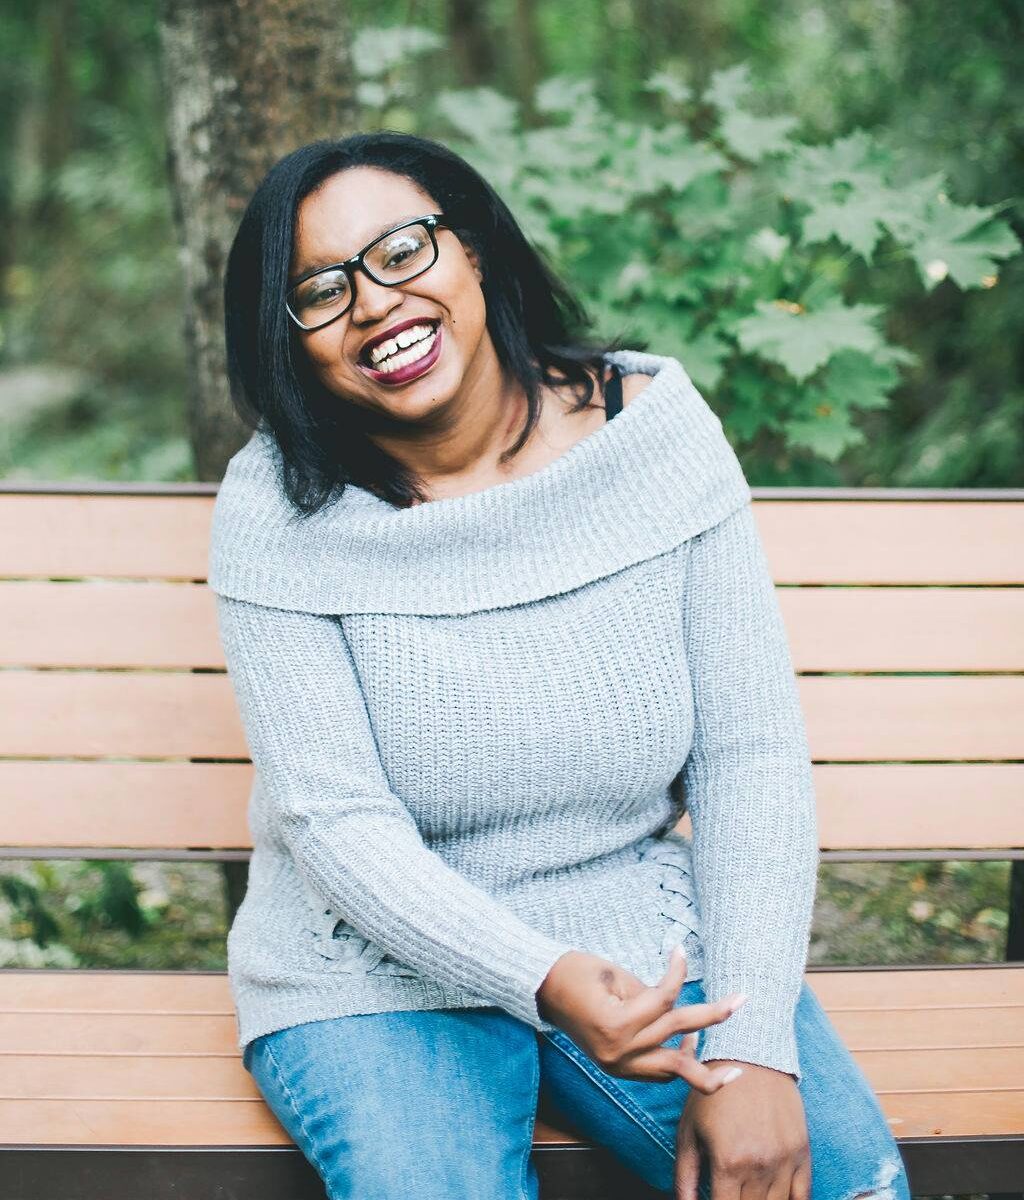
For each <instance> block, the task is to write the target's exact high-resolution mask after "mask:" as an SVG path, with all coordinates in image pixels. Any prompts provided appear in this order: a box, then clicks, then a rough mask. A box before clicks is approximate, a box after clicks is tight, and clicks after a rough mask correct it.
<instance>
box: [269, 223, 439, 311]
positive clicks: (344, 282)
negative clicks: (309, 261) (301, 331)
mask: <svg viewBox="0 0 1024 1200" xmlns="http://www.w3.org/2000/svg"><path fill="white" fill-rule="evenodd" d="M434 257H435V251H434V243H433V240H432V239H431V237H430V231H429V230H428V229H427V227H426V226H425V225H407V226H406V227H405V228H404V229H396V230H395V231H394V232H393V233H386V234H384V236H383V237H382V238H379V239H378V240H377V241H376V242H374V243H373V245H372V246H371V247H370V248H369V249H368V250H367V251H366V253H365V255H364V256H363V266H364V267H365V268H366V269H367V271H368V272H369V273H370V275H371V276H372V277H373V278H374V279H375V280H376V281H377V282H378V283H382V284H385V285H392V286H393V285H395V284H398V283H404V282H405V281H406V280H407V279H411V278H412V277H413V276H414V275H418V274H420V272H422V271H425V270H426V269H427V267H430V266H433V263H434ZM289 303H290V307H291V309H292V312H293V313H294V314H295V315H296V316H297V317H298V318H299V320H300V321H301V322H302V324H303V325H322V324H325V323H326V322H327V321H331V320H333V319H334V318H335V317H337V316H340V315H341V314H342V313H343V312H344V311H345V309H347V308H348V306H349V305H350V304H351V303H352V285H351V283H350V282H349V278H348V275H346V273H345V272H344V271H343V270H342V269H341V268H340V267H338V268H332V269H331V270H328V271H321V272H320V273H319V274H318V275H313V276H311V277H310V278H309V279H306V280H304V281H303V282H302V283H300V284H298V285H297V286H296V287H295V288H294V289H293V291H292V293H291V297H290V301H289Z"/></svg>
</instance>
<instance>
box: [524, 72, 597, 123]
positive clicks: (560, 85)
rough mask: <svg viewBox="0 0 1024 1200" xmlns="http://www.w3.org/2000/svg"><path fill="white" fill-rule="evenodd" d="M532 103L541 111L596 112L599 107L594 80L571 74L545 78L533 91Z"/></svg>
mask: <svg viewBox="0 0 1024 1200" xmlns="http://www.w3.org/2000/svg"><path fill="white" fill-rule="evenodd" d="M534 105H535V106H536V109H537V111H538V112H543V113H572V114H578V113H580V112H596V111H597V110H598V109H599V108H600V105H599V102H598V100H597V97H596V95H595V93H594V81H593V80H592V79H579V78H577V77H575V76H572V75H553V76H552V77H551V78H550V79H545V80H544V82H543V83H541V84H540V85H539V86H538V87H537V90H536V91H535V92H534Z"/></svg>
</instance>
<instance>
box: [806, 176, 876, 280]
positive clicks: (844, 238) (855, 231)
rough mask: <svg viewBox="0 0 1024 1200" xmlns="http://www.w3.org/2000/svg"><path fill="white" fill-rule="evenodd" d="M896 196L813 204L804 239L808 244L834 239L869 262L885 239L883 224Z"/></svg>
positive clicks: (869, 195)
mask: <svg viewBox="0 0 1024 1200" xmlns="http://www.w3.org/2000/svg"><path fill="white" fill-rule="evenodd" d="M892 202H893V197H892V195H891V194H890V193H889V192H888V190H878V189H875V190H874V191H872V192H859V193H857V194H856V195H854V196H853V197H851V198H850V199H849V200H847V202H846V203H845V204H839V203H837V202H835V201H831V200H826V201H823V202H820V203H814V202H812V203H811V211H810V213H809V214H808V215H807V216H806V217H805V218H804V223H803V240H804V242H805V243H807V244H808V245H812V244H813V243H815V242H827V241H828V239H829V238H830V237H835V238H836V239H838V241H840V242H842V243H843V245H844V246H849V247H850V249H851V250H856V251H857V253H858V254H859V255H860V256H861V257H862V258H864V259H866V260H867V261H868V262H870V261H871V257H872V255H873V254H874V252H875V246H876V245H877V244H878V239H879V238H880V237H881V236H882V233H883V232H884V231H883V224H884V222H885V220H886V217H887V216H888V214H889V213H891V212H892Z"/></svg>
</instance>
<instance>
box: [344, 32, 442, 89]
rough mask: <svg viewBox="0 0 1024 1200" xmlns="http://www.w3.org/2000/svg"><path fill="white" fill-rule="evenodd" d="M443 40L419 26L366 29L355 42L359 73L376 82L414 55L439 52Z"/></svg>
mask: <svg viewBox="0 0 1024 1200" xmlns="http://www.w3.org/2000/svg"><path fill="white" fill-rule="evenodd" d="M444 44H445V42H444V38H442V37H441V36H440V35H439V34H436V33H434V31H433V30H432V29H423V28H421V27H420V26H417V25H391V26H377V25H373V26H364V27H363V28H362V29H360V30H358V32H357V33H356V34H355V36H354V37H353V39H352V62H353V63H354V64H355V69H356V73H357V74H359V75H362V76H363V77H364V78H368V79H373V78H375V77H376V76H378V75H386V74H387V73H388V71H391V70H393V69H394V68H395V67H398V66H401V65H402V63H404V62H405V61H406V60H407V59H410V58H412V57H413V55H415V54H423V53H425V52H426V51H428V50H437V49H440V47H442V46H443V45H444Z"/></svg>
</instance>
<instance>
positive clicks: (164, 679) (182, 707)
mask: <svg viewBox="0 0 1024 1200" xmlns="http://www.w3.org/2000/svg"><path fill="white" fill-rule="evenodd" d="M799 687H800V694H801V702H802V704H803V710H804V713H805V715H806V718H807V727H808V736H809V740H810V747H811V754H812V756H813V757H814V758H815V759H817V760H826V761H837V760H838V761H871V760H904V759H920V760H943V759H982V760H1000V759H1011V760H1013V759H1024V722H1022V721H1021V720H1020V714H1021V712H1022V711H1024V676H1018V675H1007V676H1000V675H979V676H945V677H905V676H893V677H884V676H810V677H808V676H802V677H800V680H799ZM0 711H3V712H4V713H5V714H6V719H5V721H4V723H3V726H2V727H0V755H10V756H25V757H44V756H87V757H102V756H115V755H116V756H124V757H140V758H170V757H185V758H187V757H194V758H232V759H234V758H240V759H244V758H248V747H247V745H246V741H245V736H244V733H243V731H242V726H241V722H240V719H239V716H238V712H237V709H236V706H235V701H234V696H233V693H232V691H231V684H230V682H229V680H228V678H227V676H226V675H223V674H189V673H185V672H181V673H177V672H169V673H160V672H139V673H121V672H86V671H67V672H60V671H53V672H50V671H38V672H36V671H17V670H11V671H3V672H0Z"/></svg>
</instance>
